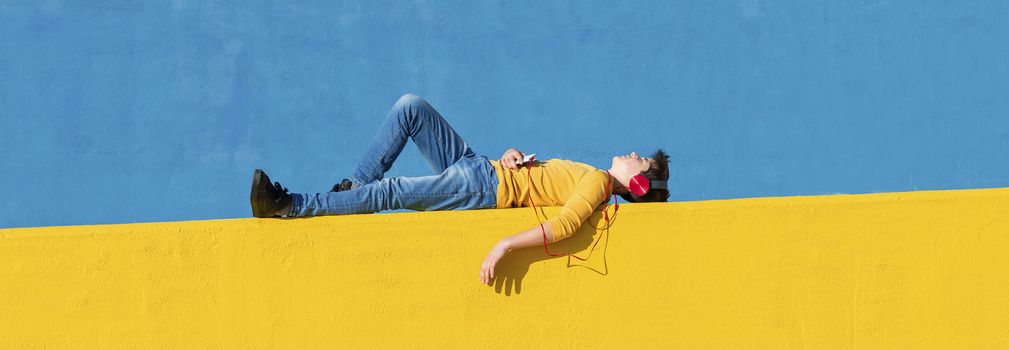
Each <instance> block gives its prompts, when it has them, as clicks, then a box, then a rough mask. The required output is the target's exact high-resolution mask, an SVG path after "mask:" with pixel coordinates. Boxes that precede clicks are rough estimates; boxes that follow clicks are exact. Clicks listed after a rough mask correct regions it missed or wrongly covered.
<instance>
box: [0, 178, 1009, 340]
mask: <svg viewBox="0 0 1009 350" xmlns="http://www.w3.org/2000/svg"><path fill="white" fill-rule="evenodd" d="M556 209H557V208H547V210H546V211H547V213H548V214H551V213H555V212H556ZM1007 213H1009V189H986V190H960V191H939V192H916V193H889V194H874V195H841V196H823V197H783V198H762V199H742V200H727V201H708V202H684V203H664V204H647V205H643V204H642V205H626V206H623V207H622V208H621V211H620V213H619V214H618V217H617V220H616V222H615V224H614V225H613V227H612V229H611V230H610V232H609V234H610V236H609V239H605V238H604V239H603V241H602V243H600V247H605V250H603V249H602V248H601V249H600V250H598V251H596V252H595V254H596V255H595V257H593V258H592V259H591V260H590V261H589V262H588V263H585V264H584V266H574V267H567V264H568V261H567V259H564V258H548V257H547V256H545V255H544V254H543V252H542V250H541V249H539V248H532V249H527V250H522V251H518V252H514V253H513V254H512V255H511V256H509V257H508V258H507V260H505V261H504V262H503V263H502V265H503V270H502V271H501V272H500V275H501V276H503V278H501V279H499V280H498V281H497V282H496V284H495V285H494V286H487V285H481V284H480V283H479V282H478V267H479V264H480V262H481V260H482V258H483V256H484V254H486V253H487V251H488V249H489V248H490V247H491V246H492V245H493V243H494V242H495V241H496V240H497V239H498V238H500V237H502V236H503V235H506V234H510V233H513V232H515V231H517V230H520V229H524V228H526V227H528V226H530V224H531V223H532V222H533V218H532V212H531V210H530V209H527V208H526V209H507V210H484V211H470V212H439V213H398V214H381V215H360V216H345V217H325V218H313V219H295V220H257V219H236V220H217V221H191V222H173V223H148V224H130V225H110V226H77V227H46V228H29V229H7V230H0V332H2V336H0V348H5V349H11V348H23V347H27V346H35V347H43V346H45V347H60V348H64V347H68V348H70V347H72V348H81V347H96V348H97V347H100V348H105V347H117V348H133V347H159V348H161V347H166V348H218V347H225V348H263V347H283V348H320V347H331V346H335V345H343V346H352V347H369V348H374V347H398V348H403V347H415V346H421V347H435V346H443V345H445V346H451V347H464V346H465V347H510V348H525V347H527V346H535V347H546V346H551V347H552V346H557V347H564V348H569V347H599V348H610V349H615V348H626V347H628V346H630V347H631V348H641V347H645V348H648V347H650V348H658V347H681V348H699V347H708V348H750V347H756V348H771V347H773V348H779V347H784V348H868V347H879V348H895V347H909V348H922V347H936V348H986V349H993V348H1006V347H1009V328H1007V327H1006V326H1005V325H1006V320H1009V298H1007V297H1006V291H1007V290H1009V273H1007V272H1006V271H1009V258H1007V253H1006V252H1009V234H1007V232H1009V215H1007ZM599 220H601V219H600V218H598V217H596V218H593V219H592V221H593V223H597V222H598V221H599ZM600 237H605V236H603V235H601V234H594V232H593V230H592V229H591V228H587V227H586V228H584V229H583V230H581V231H579V232H578V233H576V234H575V236H573V237H572V238H571V239H569V240H567V241H563V242H562V243H560V244H558V245H557V246H555V248H554V249H556V250H557V251H566V252H574V251H582V250H584V249H586V248H587V247H589V245H590V244H591V242H592V241H593V240H595V239H600ZM604 254H605V255H604ZM604 256H605V259H604ZM601 273H606V274H605V275H604V274H601Z"/></svg>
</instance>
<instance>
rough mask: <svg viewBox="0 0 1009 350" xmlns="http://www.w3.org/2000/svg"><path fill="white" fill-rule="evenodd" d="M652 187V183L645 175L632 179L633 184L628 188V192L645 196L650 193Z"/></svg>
mask: <svg viewBox="0 0 1009 350" xmlns="http://www.w3.org/2000/svg"><path fill="white" fill-rule="evenodd" d="M650 187H651V182H650V181H648V178H647V177H645V176H644V175H635V176H634V177H632V178H631V183H630V184H629V185H628V186H627V190H628V191H630V192H631V194H633V195H635V196H643V195H645V193H648V190H649V189H650Z"/></svg>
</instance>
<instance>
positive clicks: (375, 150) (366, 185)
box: [288, 94, 498, 216]
mask: <svg viewBox="0 0 1009 350" xmlns="http://www.w3.org/2000/svg"><path fill="white" fill-rule="evenodd" d="M408 137H409V138H411V139H413V142H414V143H415V144H417V147H418V148H419V149H420V153H421V155H423V156H424V158H425V159H426V160H427V162H428V164H430V165H431V169H432V170H434V173H435V174H436V175H431V176H419V177H394V178H388V179H386V178H383V175H384V174H385V172H386V171H388V170H389V168H392V164H393V162H395V161H396V157H399V153H400V152H401V151H403V146H406V140H407V138H408ZM350 180H351V181H352V182H353V183H354V185H355V186H356V187H355V188H353V189H350V190H346V191H340V192H327V193H315V194H309V193H293V194H292V197H293V199H292V202H291V213H290V214H289V215H288V216H318V215H340V214H361V213H374V212H378V211H382V210H388V209H413V210H453V209H458V210H462V209H482V208H494V207H496V206H497V186H498V180H497V174H495V173H494V167H493V166H491V164H490V162H489V161H488V159H487V157H484V156H477V155H476V153H475V152H473V149H471V148H470V147H469V146H468V145H466V142H464V141H463V140H462V137H461V136H459V134H457V133H456V132H455V130H453V129H452V127H451V126H450V125H449V124H448V122H446V121H445V119H444V118H442V116H441V114H438V111H436V110H435V109H434V107H431V105H430V104H428V103H427V101H424V100H423V99H421V98H420V97H418V96H417V95H413V94H406V95H403V97H401V98H400V99H399V101H396V104H395V105H393V106H392V110H390V111H389V114H388V115H387V116H386V118H385V123H384V124H383V125H382V128H381V129H379V131H378V135H376V136H375V140H374V141H372V143H371V146H370V147H368V151H367V152H366V153H365V154H364V158H363V159H362V160H361V162H360V163H358V165H357V170H355V171H354V175H353V177H352V178H351V179H350Z"/></svg>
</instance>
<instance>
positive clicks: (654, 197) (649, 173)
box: [611, 148, 669, 202]
mask: <svg viewBox="0 0 1009 350" xmlns="http://www.w3.org/2000/svg"><path fill="white" fill-rule="evenodd" d="M611 170H612V171H614V172H618V173H621V174H624V173H626V174H628V175H630V176H634V175H639V174H640V175H644V176H645V177H646V178H648V180H650V181H655V180H661V181H667V180H669V156H668V155H667V154H666V152H665V151H663V150H662V149H661V148H660V149H659V150H657V151H655V153H653V154H652V156H651V157H649V158H641V157H638V154H637V153H634V152H631V154H628V155H626V156H616V157H613V167H612V169H611ZM620 197H622V198H623V199H624V200H626V201H628V202H665V201H666V199H668V198H669V190H667V189H661V188H653V189H651V190H649V191H648V192H647V193H645V194H644V195H641V196H635V195H633V194H631V193H620Z"/></svg>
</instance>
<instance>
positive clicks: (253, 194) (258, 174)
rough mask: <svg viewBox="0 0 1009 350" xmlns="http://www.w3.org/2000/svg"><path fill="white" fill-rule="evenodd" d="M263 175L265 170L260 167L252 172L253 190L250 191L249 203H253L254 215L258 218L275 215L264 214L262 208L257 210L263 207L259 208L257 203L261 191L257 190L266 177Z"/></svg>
mask: <svg viewBox="0 0 1009 350" xmlns="http://www.w3.org/2000/svg"><path fill="white" fill-rule="evenodd" d="M263 175H264V174H263V171H262V170H260V169H256V170H255V171H253V172H252V190H251V191H250V193H249V203H250V204H251V205H252V216H255V217H257V218H267V217H272V216H273V215H263V212H262V211H261V210H257V209H261V208H257V207H258V205H256V202H258V201H259V195H258V194H259V193H258V192H259V191H256V189H257V188H259V187H260V186H259V185H260V184H261V183H262V181H263V177H264V176H263Z"/></svg>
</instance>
